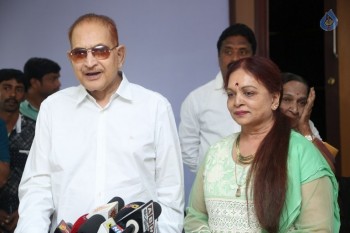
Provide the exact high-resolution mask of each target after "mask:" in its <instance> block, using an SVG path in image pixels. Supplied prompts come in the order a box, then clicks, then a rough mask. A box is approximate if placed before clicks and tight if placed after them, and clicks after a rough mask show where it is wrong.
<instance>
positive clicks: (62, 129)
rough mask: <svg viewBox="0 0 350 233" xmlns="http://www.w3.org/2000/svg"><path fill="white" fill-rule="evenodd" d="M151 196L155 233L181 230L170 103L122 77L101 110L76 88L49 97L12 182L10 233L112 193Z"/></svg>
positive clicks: (69, 218)
mask: <svg viewBox="0 0 350 233" xmlns="http://www.w3.org/2000/svg"><path fill="white" fill-rule="evenodd" d="M116 196H117V197H121V198H122V199H123V200H124V201H125V204H128V203H130V202H135V201H142V202H147V201H149V200H151V199H152V200H154V201H157V202H158V203H159V204H160V205H161V207H162V212H161V215H160V217H159V222H158V226H159V231H158V232H160V233H171V232H174V233H175V232H181V231H182V227H183V217H184V216H183V213H184V187H183V165H182V159H181V152H180V145H179V141H178V135H177V129H176V124H175V119H174V116H173V112H172V109H171V105H170V103H169V102H168V100H166V99H165V98H164V97H163V96H161V95H160V94H158V93H156V92H152V91H149V90H147V89H145V88H143V87H141V86H138V85H136V84H132V83H129V82H128V80H127V79H126V77H125V76H124V75H123V80H122V82H121V84H120V86H119V88H118V90H117V91H116V93H115V94H114V95H113V96H112V97H111V99H110V102H109V103H108V105H107V106H106V107H104V108H101V107H100V106H99V105H98V104H97V103H96V101H95V99H93V98H92V97H91V96H90V95H89V94H88V93H87V91H86V90H85V89H84V87H83V86H77V87H71V88H67V89H65V90H62V91H59V92H57V93H55V94H53V95H51V96H49V97H48V98H47V99H46V100H45V101H44V102H43V103H42V105H41V108H40V112H39V116H38V120H37V126H36V135H35V139H34V142H33V146H32V148H31V151H30V154H29V158H28V161H27V164H26V167H25V171H24V173H23V177H22V180H21V184H20V187H19V197H20V207H19V215H20V219H19V222H18V226H17V229H16V231H15V232H16V233H47V232H48V231H49V225H50V223H51V220H50V216H51V215H52V225H51V230H50V232H53V231H54V229H55V228H56V226H57V224H58V223H59V222H60V221H61V220H62V219H63V220H64V221H66V222H70V223H74V222H75V221H76V220H77V219H78V218H79V217H80V216H82V215H84V214H86V213H88V212H90V211H91V210H92V209H94V208H96V207H98V206H101V205H103V204H106V203H107V202H108V201H109V200H110V199H112V198H113V197H116Z"/></svg>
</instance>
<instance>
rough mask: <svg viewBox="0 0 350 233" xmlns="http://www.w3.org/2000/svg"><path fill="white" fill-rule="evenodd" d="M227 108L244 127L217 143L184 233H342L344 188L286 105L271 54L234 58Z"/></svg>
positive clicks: (197, 183) (195, 193) (203, 169)
mask: <svg viewBox="0 0 350 233" xmlns="http://www.w3.org/2000/svg"><path fill="white" fill-rule="evenodd" d="M225 90H226V92H227V96H228V100H227V106H228V110H229V111H230V113H231V115H232V118H233V119H234V120H235V121H236V122H237V123H238V124H240V125H241V127H242V131H241V132H240V133H237V134H233V135H230V136H227V137H225V138H223V139H222V140H221V141H219V142H218V143H216V144H214V145H212V146H211V147H210V149H209V150H208V152H207V154H206V158H205V160H204V162H203V163H202V165H201V168H200V169H199V171H198V173H197V176H196V179H195V182H194V184H193V187H192V191H191V196H190V203H189V207H188V208H187V215H186V218H185V232H186V233H187V232H188V233H194V232H200V233H205V232H220V233H225V232H229V233H234V232H270V233H276V232H338V231H339V227H340V222H339V207H338V204H337V193H338V185H337V182H336V179H335V176H334V174H333V172H332V170H331V169H330V167H329V165H328V164H327V162H326V160H325V159H324V158H323V156H322V155H321V154H320V152H319V150H318V149H317V148H315V146H314V145H313V144H312V143H311V142H310V141H308V140H307V139H306V138H305V137H303V136H302V135H301V134H299V133H297V132H295V131H294V130H292V129H291V126H290V121H289V120H288V118H287V117H286V116H285V115H284V114H283V113H281V111H280V110H279V105H280V99H281V93H282V80H281V74H280V71H279V69H278V67H277V66H276V65H275V64H274V63H273V62H272V61H271V60H269V59H267V58H263V57H258V56H255V57H250V58H244V59H241V60H239V61H237V62H235V63H233V64H232V65H231V66H230V67H229V70H228V74H227V76H226V80H225Z"/></svg>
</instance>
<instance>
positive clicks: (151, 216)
mask: <svg viewBox="0 0 350 233" xmlns="http://www.w3.org/2000/svg"><path fill="white" fill-rule="evenodd" d="M161 211H162V208H161V206H160V205H159V204H158V203H157V202H154V201H152V200H151V201H149V202H147V203H146V204H145V203H143V202H132V203H130V204H128V205H126V206H125V207H124V208H122V209H121V210H120V211H119V212H118V214H117V216H116V218H115V220H116V221H115V222H116V223H117V225H119V226H121V227H122V228H123V229H126V228H127V227H128V226H130V225H132V226H134V227H135V230H134V231H133V232H136V233H138V232H140V233H144V232H147V233H154V232H156V226H155V224H156V220H157V219H158V217H159V215H160V213H161Z"/></svg>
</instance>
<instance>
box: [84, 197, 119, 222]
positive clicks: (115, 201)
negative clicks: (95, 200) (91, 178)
mask: <svg viewBox="0 0 350 233" xmlns="http://www.w3.org/2000/svg"><path fill="white" fill-rule="evenodd" d="M123 207H124V200H123V199H122V198H120V197H113V198H112V199H111V200H110V201H109V202H108V203H107V204H105V205H102V206H99V207H97V208H96V209H94V210H93V211H92V212H90V213H89V214H88V215H87V218H90V217H91V216H93V215H95V214H100V215H102V216H103V217H105V219H108V218H114V217H115V216H116V215H117V213H118V212H119V210H120V209H122V208H123Z"/></svg>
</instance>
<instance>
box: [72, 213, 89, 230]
mask: <svg viewBox="0 0 350 233" xmlns="http://www.w3.org/2000/svg"><path fill="white" fill-rule="evenodd" d="M86 220H87V214H84V215H83V216H81V217H79V218H78V219H77V221H75V223H74V224H73V226H72V227H71V229H72V230H71V231H70V233H78V230H79V228H80V227H81V225H83V224H84V223H85V222H86Z"/></svg>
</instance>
